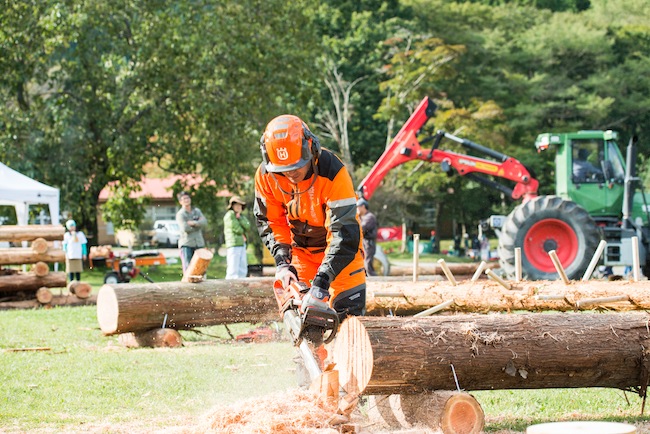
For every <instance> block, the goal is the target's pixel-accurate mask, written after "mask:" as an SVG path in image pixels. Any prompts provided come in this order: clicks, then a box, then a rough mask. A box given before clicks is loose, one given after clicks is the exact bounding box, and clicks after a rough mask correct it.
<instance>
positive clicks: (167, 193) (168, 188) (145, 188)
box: [99, 175, 232, 202]
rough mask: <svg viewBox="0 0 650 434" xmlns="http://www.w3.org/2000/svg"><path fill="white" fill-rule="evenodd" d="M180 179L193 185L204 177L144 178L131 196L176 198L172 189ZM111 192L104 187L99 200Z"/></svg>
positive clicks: (221, 192)
mask: <svg viewBox="0 0 650 434" xmlns="http://www.w3.org/2000/svg"><path fill="white" fill-rule="evenodd" d="M178 180H185V181H186V182H185V184H186V185H189V186H193V185H196V184H200V183H201V181H202V178H201V177H200V176H198V175H172V176H169V177H167V178H142V181H140V191H138V192H134V193H131V195H130V197H133V198H135V197H142V196H148V197H151V198H152V199H173V200H175V198H174V197H173V194H174V193H173V191H172V186H173V185H174V183H176V181H178ZM111 184H112V183H111ZM109 192H110V189H109V187H108V186H106V187H104V189H103V190H102V191H101V192H100V193H99V201H100V202H101V201H103V202H105V201H107V200H108V194H109ZM231 194H232V193H230V192H229V191H228V190H221V191H219V192H218V193H217V196H218V197H228V196H231Z"/></svg>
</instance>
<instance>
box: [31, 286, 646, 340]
mask: <svg viewBox="0 0 650 434" xmlns="http://www.w3.org/2000/svg"><path fill="white" fill-rule="evenodd" d="M50 274H52V273H50ZM386 279H387V278H377V279H375V278H373V279H368V282H367V297H366V314H367V315H368V316H387V315H391V314H392V315H399V316H412V315H415V314H418V313H422V312H423V311H425V310H427V309H429V308H431V307H433V306H437V305H440V304H443V303H445V302H449V301H452V303H448V304H447V307H446V308H445V309H446V311H449V312H480V313H486V312H491V311H511V310H529V311H530V310H532V311H543V310H558V311H566V310H578V309H596V308H604V309H612V310H632V309H636V310H641V309H650V292H649V291H648V290H647V289H646V288H645V286H647V283H645V282H601V281H589V282H572V283H571V285H564V284H563V283H562V282H549V281H537V282H519V283H517V284H514V283H513V289H512V290H506V289H505V288H503V287H502V286H500V285H499V284H497V283H496V282H492V281H489V280H482V281H479V282H470V281H467V282H460V283H459V284H458V285H457V286H452V285H451V284H449V283H448V282H440V281H430V280H425V281H418V282H411V281H405V280H401V281H400V280H394V278H390V280H386ZM272 287H273V279H272V278H264V277H260V278H247V279H233V280H221V279H208V280H206V281H204V282H200V283H185V282H164V283H121V284H106V285H104V286H103V287H102V288H101V289H100V291H99V295H98V302H97V317H98V319H99V322H100V327H101V329H102V331H103V332H104V333H105V334H115V333H126V332H136V331H143V330H148V329H151V328H156V327H161V325H162V323H163V320H164V319H165V317H167V319H168V321H169V323H168V324H167V327H169V328H192V327H199V326H209V325H219V324H228V323H237V322H252V323H256V322H263V321H275V320H278V319H279V313H278V309H277V304H276V303H275V301H274V297H273V290H272ZM35 289H36V288H35Z"/></svg>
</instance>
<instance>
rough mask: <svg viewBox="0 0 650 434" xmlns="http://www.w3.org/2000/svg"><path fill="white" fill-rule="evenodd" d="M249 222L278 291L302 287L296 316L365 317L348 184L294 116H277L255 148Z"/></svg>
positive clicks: (359, 249) (351, 190) (358, 231)
mask: <svg viewBox="0 0 650 434" xmlns="http://www.w3.org/2000/svg"><path fill="white" fill-rule="evenodd" d="M260 151H261V153H262V160H263V161H262V164H260V166H259V167H258V169H257V171H256V173H255V204H254V215H255V218H256V224H257V229H258V232H259V235H260V237H261V238H262V241H263V242H264V244H265V245H266V247H267V248H268V249H269V252H271V255H272V256H273V258H274V259H275V264H276V279H277V280H280V281H282V284H283V285H284V286H285V287H286V286H288V285H289V284H290V283H291V282H294V281H298V280H299V281H301V282H305V283H306V284H307V286H309V287H310V288H311V289H310V290H309V292H308V293H307V294H305V295H304V297H303V299H302V303H301V307H300V308H301V310H302V311H303V312H304V311H306V309H307V308H309V307H312V306H314V307H319V308H321V309H329V310H334V311H336V313H337V314H338V316H339V317H340V318H341V319H343V318H345V317H346V316H348V315H363V314H364V313H365V310H366V273H365V269H364V265H363V253H362V248H363V247H362V242H361V226H360V224H359V219H358V216H357V212H356V202H357V197H356V193H355V190H354V185H353V183H352V178H351V177H350V174H349V173H348V171H347V169H346V167H345V165H344V164H343V162H342V161H341V160H340V159H339V158H338V157H337V156H336V155H335V154H334V153H333V152H331V151H329V150H327V149H324V148H321V146H320V143H319V141H318V138H317V137H316V136H315V135H314V134H313V133H312V132H311V131H310V130H309V128H308V127H307V125H306V124H305V123H304V122H303V121H302V120H301V119H300V118H299V117H297V116H294V115H282V116H278V117H276V118H274V119H273V120H271V122H269V124H268V125H267V126H266V129H265V131H264V134H263V135H262V138H261V140H260Z"/></svg>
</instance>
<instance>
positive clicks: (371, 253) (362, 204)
mask: <svg viewBox="0 0 650 434" xmlns="http://www.w3.org/2000/svg"><path fill="white" fill-rule="evenodd" d="M357 213H359V218H360V219H361V230H362V232H363V252H364V254H365V256H364V258H363V263H364V265H365V267H366V273H368V276H376V275H377V273H376V272H375V267H374V266H373V265H372V263H373V261H374V260H375V252H376V251H377V217H375V215H374V214H373V213H371V212H370V211H368V201H367V200H365V199H364V198H361V199H359V200H358V201H357Z"/></svg>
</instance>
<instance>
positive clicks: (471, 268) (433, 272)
mask: <svg viewBox="0 0 650 434" xmlns="http://www.w3.org/2000/svg"><path fill="white" fill-rule="evenodd" d="M478 265H479V264H477V263H473V262H450V263H447V266H448V267H449V270H450V271H451V272H452V273H453V275H454V276H456V278H460V277H462V278H467V279H469V278H470V277H472V275H473V274H474V272H475V271H476V269H477V268H478ZM486 268H489V269H494V268H499V264H498V263H497V262H488V263H487V266H486ZM262 274H263V275H264V276H274V275H275V267H274V266H268V265H263V266H262ZM412 275H413V265H403V264H391V266H390V276H394V277H398V278H400V279H402V280H403V278H404V277H405V276H412ZM444 275H445V273H444V272H443V271H442V267H441V266H440V264H438V263H436V262H419V263H418V276H419V278H422V276H443V278H444ZM374 277H381V276H373V278H374ZM481 279H485V276H481Z"/></svg>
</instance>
